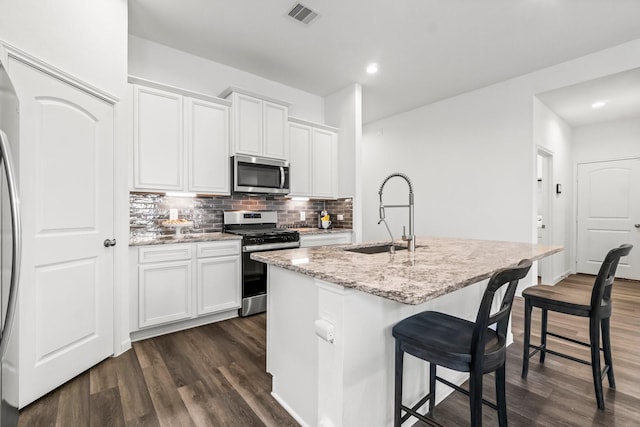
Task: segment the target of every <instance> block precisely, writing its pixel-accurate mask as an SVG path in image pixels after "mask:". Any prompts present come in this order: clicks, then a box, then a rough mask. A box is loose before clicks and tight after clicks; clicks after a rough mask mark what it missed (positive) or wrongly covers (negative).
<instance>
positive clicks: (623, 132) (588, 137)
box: [573, 117, 640, 163]
mask: <svg viewBox="0 0 640 427" xmlns="http://www.w3.org/2000/svg"><path fill="white" fill-rule="evenodd" d="M573 152H574V159H575V163H585V162H594V161H603V160H617V159H624V158H632V157H640V117H636V118H633V119H626V120H618V121H613V122H605V123H598V124H593V125H587V126H580V127H576V128H574V129H573Z"/></svg>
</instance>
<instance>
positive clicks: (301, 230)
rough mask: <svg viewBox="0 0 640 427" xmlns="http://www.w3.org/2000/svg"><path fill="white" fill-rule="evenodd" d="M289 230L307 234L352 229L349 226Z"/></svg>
mask: <svg viewBox="0 0 640 427" xmlns="http://www.w3.org/2000/svg"><path fill="white" fill-rule="evenodd" d="M291 230H295V231H297V232H298V233H300V234H301V235H309V234H335V233H351V232H352V231H353V230H352V229H350V228H328V229H326V230H325V229H324V228H292V229H291Z"/></svg>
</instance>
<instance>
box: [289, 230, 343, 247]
mask: <svg viewBox="0 0 640 427" xmlns="http://www.w3.org/2000/svg"><path fill="white" fill-rule="evenodd" d="M350 243H351V231H345V232H344V233H340V232H332V233H329V232H327V233H321V234H300V247H301V248H311V247H314V246H329V245H348V244H350Z"/></svg>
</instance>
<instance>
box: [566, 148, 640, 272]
mask: <svg viewBox="0 0 640 427" xmlns="http://www.w3.org/2000/svg"><path fill="white" fill-rule="evenodd" d="M577 235H578V242H577V243H578V245H577V257H578V259H577V270H578V273H587V274H597V273H598V269H599V268H600V264H601V263H602V261H603V260H604V257H605V255H606V254H607V252H608V251H609V250H610V249H612V248H614V247H616V246H619V245H620V244H622V243H631V244H633V245H634V246H635V247H634V249H633V250H632V251H631V254H630V255H629V256H627V257H625V258H622V259H621V260H620V263H619V264H618V270H617V274H616V276H617V277H624V278H627V279H636V280H640V159H630V160H616V161H608V162H598V163H585V164H579V165H578V233H577Z"/></svg>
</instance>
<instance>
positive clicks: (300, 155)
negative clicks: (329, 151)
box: [289, 123, 313, 197]
mask: <svg viewBox="0 0 640 427" xmlns="http://www.w3.org/2000/svg"><path fill="white" fill-rule="evenodd" d="M312 132H313V131H312V130H311V128H310V127H309V126H306V125H301V124H298V123H289V144H290V147H289V153H290V156H289V163H290V166H289V186H290V190H291V192H290V193H289V195H290V196H304V197H310V196H311V193H312V185H311V180H312V170H313V166H312V150H313V148H312V138H313V135H312Z"/></svg>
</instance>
